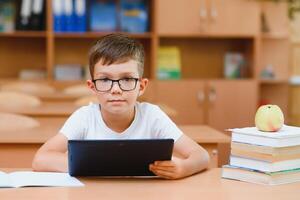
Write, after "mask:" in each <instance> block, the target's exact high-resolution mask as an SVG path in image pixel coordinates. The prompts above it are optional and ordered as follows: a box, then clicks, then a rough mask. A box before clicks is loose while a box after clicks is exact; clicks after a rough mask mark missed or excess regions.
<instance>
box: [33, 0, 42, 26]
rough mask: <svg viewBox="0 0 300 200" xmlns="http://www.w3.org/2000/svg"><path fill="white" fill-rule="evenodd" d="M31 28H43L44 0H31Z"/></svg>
mask: <svg viewBox="0 0 300 200" xmlns="http://www.w3.org/2000/svg"><path fill="white" fill-rule="evenodd" d="M30 28H31V30H44V29H45V1H44V0H33V5H32V12H31V17H30Z"/></svg>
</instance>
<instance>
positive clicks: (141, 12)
mask: <svg viewBox="0 0 300 200" xmlns="http://www.w3.org/2000/svg"><path fill="white" fill-rule="evenodd" d="M148 10H149V9H148V5H147V2H146V1H145V0H121V14H120V25H121V31H124V32H139V33H143V32H146V31H147V30H148V15H149V14H148Z"/></svg>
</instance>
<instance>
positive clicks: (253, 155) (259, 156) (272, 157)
mask: <svg viewBox="0 0 300 200" xmlns="http://www.w3.org/2000/svg"><path fill="white" fill-rule="evenodd" d="M231 155H233V156H237V157H244V158H250V159H255V160H262V161H266V162H277V161H284V160H294V159H300V153H297V154H290V153H289V154H265V153H258V152H251V151H244V150H238V149H231Z"/></svg>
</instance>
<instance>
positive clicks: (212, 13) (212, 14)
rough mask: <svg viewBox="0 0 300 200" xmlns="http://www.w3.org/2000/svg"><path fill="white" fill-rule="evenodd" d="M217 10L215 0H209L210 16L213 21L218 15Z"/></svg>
mask: <svg viewBox="0 0 300 200" xmlns="http://www.w3.org/2000/svg"><path fill="white" fill-rule="evenodd" d="M218 14H219V13H218V10H217V6H216V0H211V7H210V17H211V19H212V20H213V21H215V20H216V19H217V17H218Z"/></svg>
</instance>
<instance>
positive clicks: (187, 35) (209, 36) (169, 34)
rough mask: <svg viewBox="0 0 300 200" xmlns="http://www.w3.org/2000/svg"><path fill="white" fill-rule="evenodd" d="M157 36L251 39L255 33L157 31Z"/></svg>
mask: <svg viewBox="0 0 300 200" xmlns="http://www.w3.org/2000/svg"><path fill="white" fill-rule="evenodd" d="M158 37H160V38H187V39H188V38H221V39H230V38H233V39H251V38H254V37H255V35H252V34H249V35H241V34H239V35H233V34H211V33H210V34H206V33H199V34H184V33H183V34H178V33H174V34H171V33H168V34H165V33H159V34H158Z"/></svg>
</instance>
